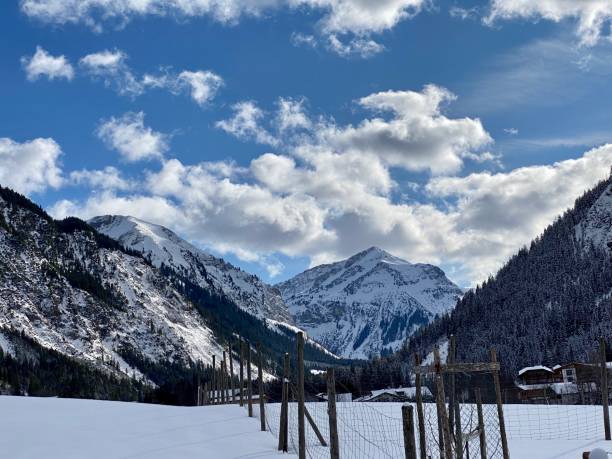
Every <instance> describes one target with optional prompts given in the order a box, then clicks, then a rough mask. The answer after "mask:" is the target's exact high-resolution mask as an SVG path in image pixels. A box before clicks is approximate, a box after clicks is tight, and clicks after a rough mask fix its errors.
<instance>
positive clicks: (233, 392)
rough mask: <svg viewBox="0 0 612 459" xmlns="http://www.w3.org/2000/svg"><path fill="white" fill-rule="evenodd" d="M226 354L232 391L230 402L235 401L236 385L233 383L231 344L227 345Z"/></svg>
mask: <svg viewBox="0 0 612 459" xmlns="http://www.w3.org/2000/svg"><path fill="white" fill-rule="evenodd" d="M227 354H228V355H229V366H230V388H231V391H232V403H236V385H235V384H234V359H233V358H232V344H231V342H230V343H228V345H227Z"/></svg>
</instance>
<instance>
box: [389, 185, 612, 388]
mask: <svg viewBox="0 0 612 459" xmlns="http://www.w3.org/2000/svg"><path fill="white" fill-rule="evenodd" d="M611 204H612V177H610V178H608V179H607V180H604V181H602V182H600V183H599V184H598V185H596V186H595V187H594V188H593V189H591V190H590V191H588V192H586V193H585V194H584V195H583V196H582V197H580V198H579V199H577V200H576V202H575V206H574V207H573V208H572V209H571V210H568V211H566V212H565V213H564V214H563V215H562V216H561V217H559V218H558V219H557V220H556V221H555V222H554V223H552V224H551V225H550V226H549V227H548V228H546V230H545V231H544V232H543V234H542V235H541V236H539V237H538V238H536V239H535V240H534V241H533V242H532V243H531V244H530V245H529V247H524V248H522V249H521V250H519V252H518V253H517V254H516V255H514V256H513V257H512V258H511V259H510V260H509V261H508V262H507V263H506V265H505V266H504V267H503V268H502V269H500V270H499V272H498V273H497V274H496V275H495V276H494V277H491V278H489V279H488V280H487V281H486V282H484V283H483V284H482V285H480V286H478V287H477V288H475V289H474V290H471V291H469V292H468V293H466V294H465V296H464V297H463V298H462V299H461V300H460V301H459V302H458V304H457V306H456V308H455V309H454V310H453V311H451V312H450V314H447V315H444V316H442V317H440V318H439V319H437V320H436V321H434V322H433V323H432V324H430V325H428V326H425V327H423V328H422V329H421V330H420V331H419V332H417V333H416V334H415V335H414V336H413V338H412V339H410V341H409V342H408V344H407V346H405V347H404V349H403V350H402V351H401V353H400V358H403V359H408V358H409V356H410V355H411V354H412V353H413V352H415V351H419V352H421V353H423V352H427V351H429V350H430V349H431V347H432V346H433V345H434V344H435V343H438V342H440V341H442V340H444V339H445V338H446V337H447V336H449V335H450V334H454V335H455V336H456V337H457V343H458V344H457V346H458V357H459V359H461V360H464V361H481V360H486V359H488V350H489V348H490V347H491V346H494V347H496V348H497V350H498V355H499V358H500V360H501V363H502V367H503V370H504V371H505V372H506V375H510V376H511V375H514V374H515V372H516V371H517V370H518V369H519V368H521V367H523V366H528V365H537V364H545V365H554V364H557V363H561V362H570V361H573V360H585V359H588V358H589V356H590V354H591V353H592V352H593V351H594V350H595V349H596V345H597V339H598V338H599V337H600V336H603V337H604V338H606V340H607V341H608V342H609V343H610V342H612V250H611V247H612V243H611V242H610V241H611V240H612V238H611V235H612V205H611Z"/></svg>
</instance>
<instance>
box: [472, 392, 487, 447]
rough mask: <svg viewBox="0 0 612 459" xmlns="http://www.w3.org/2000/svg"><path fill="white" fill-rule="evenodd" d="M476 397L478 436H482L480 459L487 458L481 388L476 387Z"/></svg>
mask: <svg viewBox="0 0 612 459" xmlns="http://www.w3.org/2000/svg"><path fill="white" fill-rule="evenodd" d="M474 397H475V398H476V411H477V412H478V434H479V435H478V436H479V437H480V459H487V437H486V432H485V425H484V416H483V414H482V398H481V397H480V389H479V388H478V387H477V388H476V389H474Z"/></svg>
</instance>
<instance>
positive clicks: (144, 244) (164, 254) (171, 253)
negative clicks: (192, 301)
mask: <svg viewBox="0 0 612 459" xmlns="http://www.w3.org/2000/svg"><path fill="white" fill-rule="evenodd" d="M89 224H91V225H92V226H93V227H94V228H96V229H97V230H98V231H99V232H101V233H103V234H106V235H107V236H109V237H111V238H113V239H116V240H117V241H119V242H120V243H121V244H122V245H123V246H124V247H126V248H129V249H132V250H135V251H137V252H141V253H143V254H144V255H145V257H147V258H148V259H149V260H151V263H152V264H153V265H154V266H156V267H160V266H161V265H162V264H164V265H165V266H167V267H170V268H172V269H174V270H175V271H177V272H179V273H182V274H183V275H184V276H185V277H187V278H189V279H190V280H191V281H192V282H194V283H196V284H198V285H199V286H200V287H202V288H204V289H207V290H211V289H212V290H214V291H217V292H219V293H221V294H223V295H225V296H227V297H228V298H229V299H230V300H232V301H233V302H234V303H236V304H237V305H238V306H239V307H240V308H242V309H243V310H245V311H247V312H249V313H251V314H253V315H255V316H256V317H259V318H266V319H272V320H276V321H280V322H286V323H292V319H291V316H290V315H289V311H288V310H287V306H286V305H285V303H284V301H283V299H282V298H281V295H280V292H279V291H278V290H277V289H276V288H273V287H271V286H270V285H268V284H266V283H264V282H262V281H261V279H259V278H258V277H257V276H255V275H253V274H249V273H247V272H245V271H242V270H241V269H239V268H236V267H235V266H233V265H231V264H230V263H227V262H226V261H224V260H223V259H221V258H217V257H214V256H212V255H210V254H208V253H206V252H204V251H202V250H200V249H198V248H197V247H195V246H193V245H192V244H190V243H189V242H187V241H185V240H184V239H181V238H180V237H179V236H177V235H176V234H175V233H174V232H172V231H171V230H169V229H168V228H165V227H163V226H160V225H155V224H153V223H148V222H145V221H143V220H139V219H137V218H135V217H125V216H119V215H104V216H100V217H95V218H92V219H91V220H90V221H89Z"/></svg>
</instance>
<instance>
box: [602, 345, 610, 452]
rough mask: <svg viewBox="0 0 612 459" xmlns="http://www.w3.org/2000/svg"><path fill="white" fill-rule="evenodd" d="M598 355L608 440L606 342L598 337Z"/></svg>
mask: <svg viewBox="0 0 612 459" xmlns="http://www.w3.org/2000/svg"><path fill="white" fill-rule="evenodd" d="M599 355H600V358H601V405H602V406H603V416H604V431H605V434H606V440H610V408H609V406H608V405H609V398H608V368H607V365H606V360H607V358H606V342H605V341H604V339H603V338H600V339H599Z"/></svg>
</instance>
